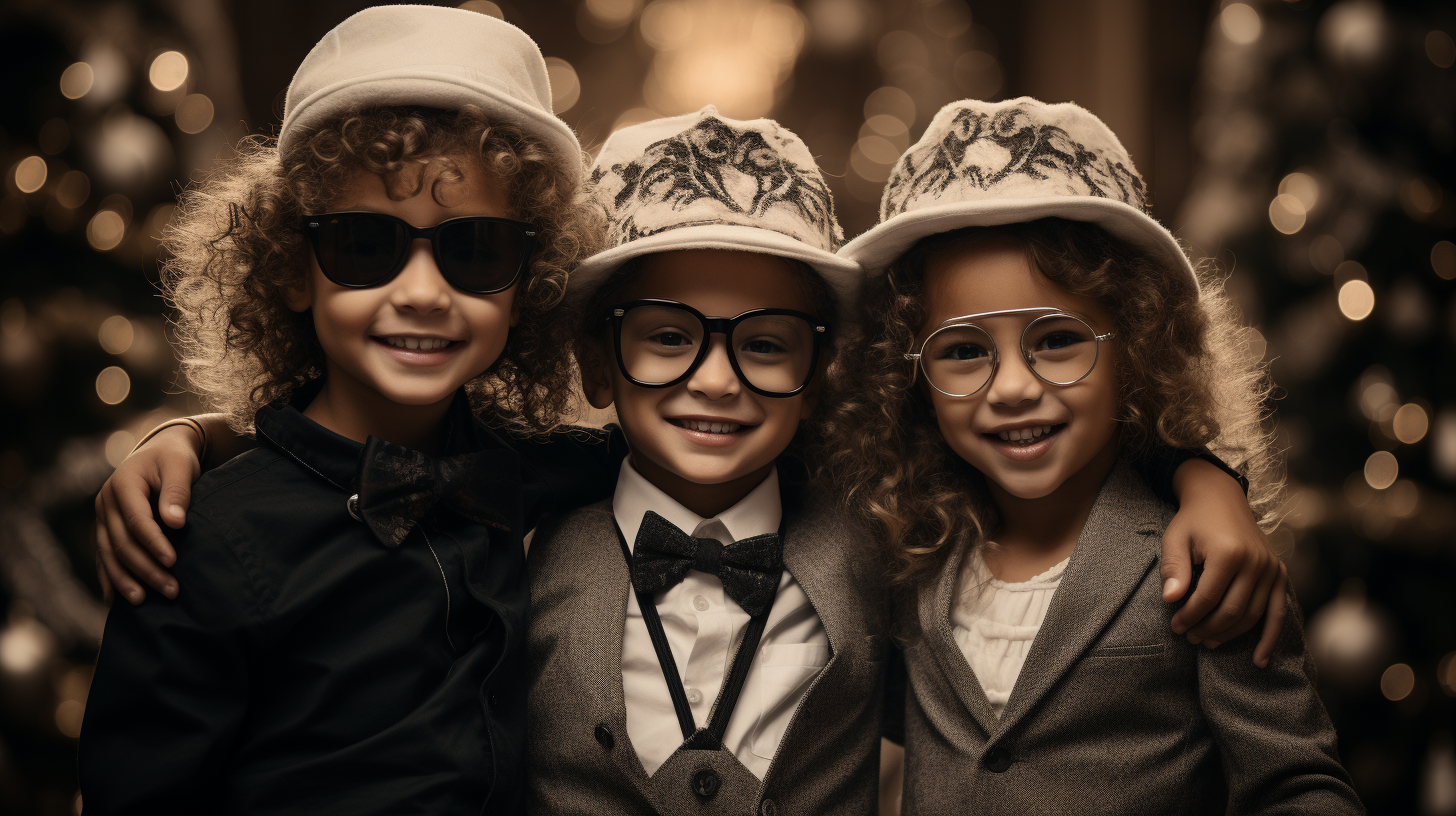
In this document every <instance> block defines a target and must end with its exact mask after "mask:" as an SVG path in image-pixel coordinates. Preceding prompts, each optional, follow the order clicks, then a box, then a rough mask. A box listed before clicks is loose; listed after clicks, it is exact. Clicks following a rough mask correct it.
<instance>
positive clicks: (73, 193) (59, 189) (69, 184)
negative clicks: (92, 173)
mask: <svg viewBox="0 0 1456 816" xmlns="http://www.w3.org/2000/svg"><path fill="white" fill-rule="evenodd" d="M90 197H91V179H89V178H87V177H86V174H85V173H82V172H81V171H80V170H71V171H69V172H68V173H66V174H65V175H64V176H61V181H60V183H59V184H57V185H56V201H57V202H58V203H59V204H60V205H61V206H62V207H66V208H67V209H72V210H74V209H76V208H77V207H80V206H81V205H82V204H85V203H86V199H88V198H90Z"/></svg>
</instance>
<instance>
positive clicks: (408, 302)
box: [389, 238, 450, 314]
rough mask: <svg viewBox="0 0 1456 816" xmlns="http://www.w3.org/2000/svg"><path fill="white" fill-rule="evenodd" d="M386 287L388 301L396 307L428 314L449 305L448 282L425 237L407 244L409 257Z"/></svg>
mask: <svg viewBox="0 0 1456 816" xmlns="http://www.w3.org/2000/svg"><path fill="white" fill-rule="evenodd" d="M389 286H390V293H389V295H390V302H391V303H393V304H394V305H395V307H396V308H399V309H404V310H409V311H414V312H419V313H421V314H428V313H430V312H437V311H442V310H444V309H447V308H449V306H450V283H449V281H446V280H445V276H444V275H442V274H441V273H440V268H439V267H438V266H436V265H435V254H434V252H433V251H432V250H431V247H430V242H429V241H427V240H425V239H424V238H419V239H417V240H415V241H414V243H413V244H411V245H410V254H409V260H407V261H405V264H404V268H403V269H401V270H400V271H399V275H397V276H396V277H395V279H394V280H392V281H390V282H389Z"/></svg>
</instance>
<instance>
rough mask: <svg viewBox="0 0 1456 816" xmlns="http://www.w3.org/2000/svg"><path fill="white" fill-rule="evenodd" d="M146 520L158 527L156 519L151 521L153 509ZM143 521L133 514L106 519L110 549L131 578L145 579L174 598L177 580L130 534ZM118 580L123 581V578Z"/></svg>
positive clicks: (144, 580) (153, 587)
mask: <svg viewBox="0 0 1456 816" xmlns="http://www.w3.org/2000/svg"><path fill="white" fill-rule="evenodd" d="M146 520H147V523H149V524H151V525H152V526H154V527H155V526H156V522H153V521H151V514H150V512H149V513H148V514H147V516H146ZM140 523H141V522H140V520H139V519H136V518H134V517H126V518H120V517H110V518H108V519H107V535H108V536H110V538H111V549H112V551H113V552H114V553H115V554H116V560H117V562H118V564H119V566H120V567H122V568H123V569H125V570H126V571H127V572H128V573H129V575H128V577H130V578H133V579H139V580H141V581H143V582H144V583H146V584H147V585H148V586H150V587H151V588H152V589H155V590H157V591H158V592H160V593H162V594H163V595H166V596H167V597H168V598H175V597H177V582H176V581H175V580H173V578H172V576H171V575H170V574H169V573H168V572H167V571H166V570H164V569H162V565H161V564H158V563H157V561H156V559H154V558H153V557H152V554H151V553H150V552H148V550H147V549H146V548H144V547H143V546H142V545H140V544H139V543H137V541H136V539H135V538H133V537H132V535H131V530H132V529H133V528H135V527H136V526H138V525H139V524H140ZM157 534H158V535H161V529H160V528H158V529H157ZM111 577H112V579H113V580H115V579H116V577H117V576H116V573H112V574H111ZM117 583H118V584H120V581H118V582H117Z"/></svg>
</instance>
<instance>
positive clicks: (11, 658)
mask: <svg viewBox="0 0 1456 816" xmlns="http://www.w3.org/2000/svg"><path fill="white" fill-rule="evenodd" d="M52 641H53V638H52V636H51V633H50V631H49V630H47V629H46V628H45V627H44V626H42V625H41V624H40V623H38V622H37V621H36V620H35V619H34V618H31V617H28V616H17V615H14V614H12V615H11V616H10V624H9V625H8V626H6V627H5V630H4V631H3V632H0V668H3V669H4V670H6V671H8V672H10V673H12V674H29V673H30V672H32V671H35V670H36V669H37V668H39V667H40V665H41V664H42V663H44V662H45V660H46V659H47V658H49V657H50V655H51V651H52V648H53V643H52Z"/></svg>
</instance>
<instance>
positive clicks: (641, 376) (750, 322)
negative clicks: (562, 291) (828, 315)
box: [619, 304, 814, 393]
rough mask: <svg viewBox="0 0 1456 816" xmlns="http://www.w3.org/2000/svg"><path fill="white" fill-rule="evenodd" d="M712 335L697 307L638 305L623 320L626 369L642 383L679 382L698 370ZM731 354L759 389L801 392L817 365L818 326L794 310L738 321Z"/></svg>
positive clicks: (734, 329) (622, 347)
mask: <svg viewBox="0 0 1456 816" xmlns="http://www.w3.org/2000/svg"><path fill="white" fill-rule="evenodd" d="M709 339H710V338H709V337H708V332H707V327H706V326H705V325H704V324H703V322H702V320H700V319H699V318H698V316H697V315H695V314H693V313H692V312H688V311H685V310H683V309H679V308H675V307H672V306H662V305H655V304H654V305H645V306H636V307H633V308H631V309H629V310H627V312H626V314H624V315H623V316H622V319H621V335H620V340H619V343H620V349H621V354H622V365H623V368H624V371H625V373H626V374H627V376H628V377H631V378H632V379H634V380H637V381H638V382H642V383H647V384H651V385H657V384H664V383H670V382H673V381H675V380H677V379H678V378H680V377H682V376H683V375H685V374H687V373H688V371H689V370H691V369H692V367H693V363H694V362H696V361H697V359H698V355H699V353H700V350H701V349H702V347H703V345H704V344H705V343H708V342H709ZM728 353H729V355H730V356H731V357H732V358H733V359H734V360H736V361H737V363H738V369H739V371H740V372H741V373H742V375H743V378H744V380H745V381H746V382H747V383H748V384H749V385H751V386H753V387H754V388H757V389H759V390H761V391H769V392H775V393H786V392H790V391H795V390H797V389H798V388H800V387H801V386H803V385H804V383H805V382H807V381H808V379H809V375H810V373H811V372H812V369H813V365H814V329H813V327H812V326H811V325H810V324H809V322H808V321H806V320H804V319H803V318H800V317H795V316H793V315H776V314H764V315H752V316H750V317H747V318H745V319H744V320H742V321H740V322H738V323H736V324H735V325H733V327H732V334H731V336H730V337H729V339H728Z"/></svg>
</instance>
